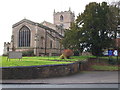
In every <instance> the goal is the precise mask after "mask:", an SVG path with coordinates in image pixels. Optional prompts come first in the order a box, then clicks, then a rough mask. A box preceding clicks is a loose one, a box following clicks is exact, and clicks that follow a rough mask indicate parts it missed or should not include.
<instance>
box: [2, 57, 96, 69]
mask: <svg viewBox="0 0 120 90" xmlns="http://www.w3.org/2000/svg"><path fill="white" fill-rule="evenodd" d="M89 57H94V56H72V57H71V59H59V56H50V57H48V56H45V57H41V56H39V57H36V56H35V57H23V58H22V61H19V60H18V59H11V60H10V61H7V57H5V56H0V58H1V62H0V67H10V66H35V65H51V64H67V63H72V62H75V61H80V60H85V59H87V58H89ZM52 60H59V61H52ZM66 61H71V62H66Z"/></svg>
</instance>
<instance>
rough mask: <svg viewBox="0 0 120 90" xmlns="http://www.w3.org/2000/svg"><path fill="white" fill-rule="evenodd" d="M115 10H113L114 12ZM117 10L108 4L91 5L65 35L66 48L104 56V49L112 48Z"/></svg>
mask: <svg viewBox="0 0 120 90" xmlns="http://www.w3.org/2000/svg"><path fill="white" fill-rule="evenodd" d="M112 9H113V10H112ZM115 10H116V8H115V7H114V8H113V7H111V6H109V5H107V3H106V2H102V3H96V2H92V3H89V4H88V5H87V6H86V8H85V10H84V12H83V13H81V14H79V15H78V17H77V19H76V22H75V23H73V24H72V27H71V28H70V30H67V31H66V33H65V38H64V39H63V45H64V46H65V48H72V49H75V50H83V49H84V48H87V50H90V51H91V52H92V54H93V55H95V56H100V55H102V49H104V48H109V47H112V45H113V43H114V42H113V39H114V37H115V31H116V27H117V20H116V19H117V17H116V13H113V11H115Z"/></svg>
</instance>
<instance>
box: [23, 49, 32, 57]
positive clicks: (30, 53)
mask: <svg viewBox="0 0 120 90" xmlns="http://www.w3.org/2000/svg"><path fill="white" fill-rule="evenodd" d="M22 55H23V56H34V51H33V50H31V51H23V52H22Z"/></svg>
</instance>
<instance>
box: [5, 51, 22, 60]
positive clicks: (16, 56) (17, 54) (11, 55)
mask: <svg viewBox="0 0 120 90" xmlns="http://www.w3.org/2000/svg"><path fill="white" fill-rule="evenodd" d="M10 59H19V60H20V59H22V53H21V52H16V51H10V52H9V53H8V58H7V60H10Z"/></svg>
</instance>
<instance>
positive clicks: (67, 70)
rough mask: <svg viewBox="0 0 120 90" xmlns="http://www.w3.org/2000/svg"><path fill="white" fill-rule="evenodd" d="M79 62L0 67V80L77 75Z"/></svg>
mask: <svg viewBox="0 0 120 90" xmlns="http://www.w3.org/2000/svg"><path fill="white" fill-rule="evenodd" d="M79 65H80V62H75V63H70V64H60V65H42V66H17V67H2V79H34V78H47V77H57V76H65V75H69V74H74V73H77V72H78V71H79V70H80V66H79Z"/></svg>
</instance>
